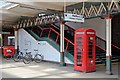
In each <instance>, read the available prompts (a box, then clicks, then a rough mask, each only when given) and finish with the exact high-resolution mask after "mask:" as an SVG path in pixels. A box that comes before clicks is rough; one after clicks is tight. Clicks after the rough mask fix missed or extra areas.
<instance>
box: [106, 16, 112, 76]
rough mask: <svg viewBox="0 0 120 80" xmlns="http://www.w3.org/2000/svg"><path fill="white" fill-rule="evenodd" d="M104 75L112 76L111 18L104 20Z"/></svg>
mask: <svg viewBox="0 0 120 80" xmlns="http://www.w3.org/2000/svg"><path fill="white" fill-rule="evenodd" d="M105 20H106V73H107V74H109V75H112V63H111V59H112V54H111V20H112V18H111V16H110V15H108V16H107V17H106V18H105Z"/></svg>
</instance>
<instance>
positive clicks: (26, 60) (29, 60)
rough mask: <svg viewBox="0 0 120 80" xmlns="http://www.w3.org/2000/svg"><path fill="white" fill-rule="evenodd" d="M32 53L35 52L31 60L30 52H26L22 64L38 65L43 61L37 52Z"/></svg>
mask: <svg viewBox="0 0 120 80" xmlns="http://www.w3.org/2000/svg"><path fill="white" fill-rule="evenodd" d="M34 52H37V53H36V54H35V56H34V58H33V55H32V54H31V52H28V53H26V54H25V56H24V58H23V62H24V63H25V64H29V63H30V62H32V61H35V62H36V63H40V62H41V61H42V59H43V56H42V55H41V54H39V53H38V50H36V49H34Z"/></svg>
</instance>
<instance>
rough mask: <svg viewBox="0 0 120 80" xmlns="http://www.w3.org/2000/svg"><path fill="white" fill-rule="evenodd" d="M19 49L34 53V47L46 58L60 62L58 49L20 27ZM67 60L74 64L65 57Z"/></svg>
mask: <svg viewBox="0 0 120 80" xmlns="http://www.w3.org/2000/svg"><path fill="white" fill-rule="evenodd" d="M18 32H19V49H20V51H22V52H25V51H24V49H28V51H30V52H32V54H33V55H34V54H35V53H34V49H38V50H39V52H40V53H41V54H42V55H43V56H44V60H47V61H54V62H60V52H59V51H57V50H56V49H55V48H54V47H52V46H51V45H50V44H49V43H48V42H46V41H37V40H35V39H34V38H33V37H32V36H31V35H30V34H28V33H27V32H26V31H25V30H24V29H19V31H18ZM65 62H66V63H69V64H73V63H72V62H71V61H70V60H69V59H67V58H66V57H65Z"/></svg>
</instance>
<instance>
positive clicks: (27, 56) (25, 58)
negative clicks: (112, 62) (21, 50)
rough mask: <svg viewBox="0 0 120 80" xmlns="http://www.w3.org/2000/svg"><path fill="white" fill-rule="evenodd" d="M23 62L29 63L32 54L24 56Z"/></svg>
mask: <svg viewBox="0 0 120 80" xmlns="http://www.w3.org/2000/svg"><path fill="white" fill-rule="evenodd" d="M23 62H24V63H25V64H29V63H30V62H31V56H30V54H26V55H25V56H24V57H23Z"/></svg>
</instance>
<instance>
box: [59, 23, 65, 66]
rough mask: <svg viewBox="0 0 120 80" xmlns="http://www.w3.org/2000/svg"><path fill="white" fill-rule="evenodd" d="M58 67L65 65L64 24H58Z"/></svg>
mask: <svg viewBox="0 0 120 80" xmlns="http://www.w3.org/2000/svg"><path fill="white" fill-rule="evenodd" d="M60 65H61V66H65V65H66V64H65V62H64V22H61V24H60Z"/></svg>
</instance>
